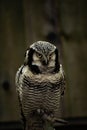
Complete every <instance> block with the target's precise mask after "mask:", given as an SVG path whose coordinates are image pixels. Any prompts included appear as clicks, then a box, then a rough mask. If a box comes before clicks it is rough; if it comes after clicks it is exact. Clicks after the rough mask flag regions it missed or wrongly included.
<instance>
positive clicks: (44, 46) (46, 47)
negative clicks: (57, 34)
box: [30, 41, 56, 55]
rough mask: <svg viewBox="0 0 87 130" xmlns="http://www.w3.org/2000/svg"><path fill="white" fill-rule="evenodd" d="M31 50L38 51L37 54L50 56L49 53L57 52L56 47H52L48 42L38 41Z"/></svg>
mask: <svg viewBox="0 0 87 130" xmlns="http://www.w3.org/2000/svg"><path fill="white" fill-rule="evenodd" d="M30 48H32V49H33V50H35V51H37V52H41V53H44V54H46V55H48V53H49V52H50V53H51V52H53V51H55V49H56V46H54V45H52V44H51V43H49V42H46V41H37V42H35V43H33V44H32V45H31V46H30Z"/></svg>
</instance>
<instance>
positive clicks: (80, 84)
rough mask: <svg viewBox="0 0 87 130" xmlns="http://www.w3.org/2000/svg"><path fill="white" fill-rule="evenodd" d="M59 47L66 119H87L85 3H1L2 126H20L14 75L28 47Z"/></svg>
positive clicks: (32, 0) (14, 0)
mask: <svg viewBox="0 0 87 130" xmlns="http://www.w3.org/2000/svg"><path fill="white" fill-rule="evenodd" d="M37 40H46V41H50V42H52V43H53V44H55V45H56V46H57V47H58V48H59V52H60V62H61V63H62V64H63V68H64V70H65V74H66V81H67V83H66V92H65V96H64V112H63V117H64V118H86V117H87V0H0V121H1V122H4V121H18V120H19V119H20V112H19V106H18V99H17V94H16V89H15V74H16V71H17V69H18V68H19V67H20V65H21V64H22V63H23V60H24V53H25V50H26V49H27V47H28V46H30V44H32V43H33V42H35V41H37Z"/></svg>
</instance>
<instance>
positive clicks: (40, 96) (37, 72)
mask: <svg viewBox="0 0 87 130" xmlns="http://www.w3.org/2000/svg"><path fill="white" fill-rule="evenodd" d="M16 88H17V92H18V97H19V102H20V107H21V113H22V117H23V120H24V123H25V127H26V128H25V129H26V130H30V129H36V130H38V129H39V127H40V126H39V125H41V128H40V129H44V128H42V127H44V123H45V122H46V121H48V122H50V124H52V125H54V123H55V121H57V120H58V119H60V118H61V110H62V106H61V104H62V97H63V94H64V89H65V76H64V71H63V68H62V65H61V64H60V63H59V57H58V49H57V48H56V46H54V45H53V44H51V43H49V42H46V41H37V42H35V43H33V44H32V45H31V46H30V47H29V48H28V49H27V50H26V53H25V59H24V64H23V65H22V66H21V67H20V68H19V69H18V71H17V73H16ZM37 124H38V125H37ZM34 125H35V128H33V127H34ZM36 127H38V128H36Z"/></svg>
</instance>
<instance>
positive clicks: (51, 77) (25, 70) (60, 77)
mask: <svg viewBox="0 0 87 130" xmlns="http://www.w3.org/2000/svg"><path fill="white" fill-rule="evenodd" d="M24 77H27V78H29V79H30V80H31V81H34V82H35V81H36V82H37V81H38V83H39V84H40V83H42V82H45V83H46V82H47V83H48V82H49V83H54V84H55V83H56V84H60V83H62V84H61V85H62V87H64V84H65V76H64V70H63V68H62V65H61V64H60V70H59V72H58V73H53V74H50V73H48V74H46V76H44V74H38V75H35V74H33V73H32V72H31V71H30V70H29V67H28V65H27V66H23V65H22V66H21V67H20V68H19V70H18V71H17V74H16V86H17V90H18V91H19V89H20V90H21V88H22V86H21V81H23V80H21V79H22V78H24Z"/></svg>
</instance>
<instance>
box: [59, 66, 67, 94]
mask: <svg viewBox="0 0 87 130" xmlns="http://www.w3.org/2000/svg"><path fill="white" fill-rule="evenodd" d="M60 73H61V95H64V91H65V85H66V76H65V72H64V70H63V67H62V65H60Z"/></svg>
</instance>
